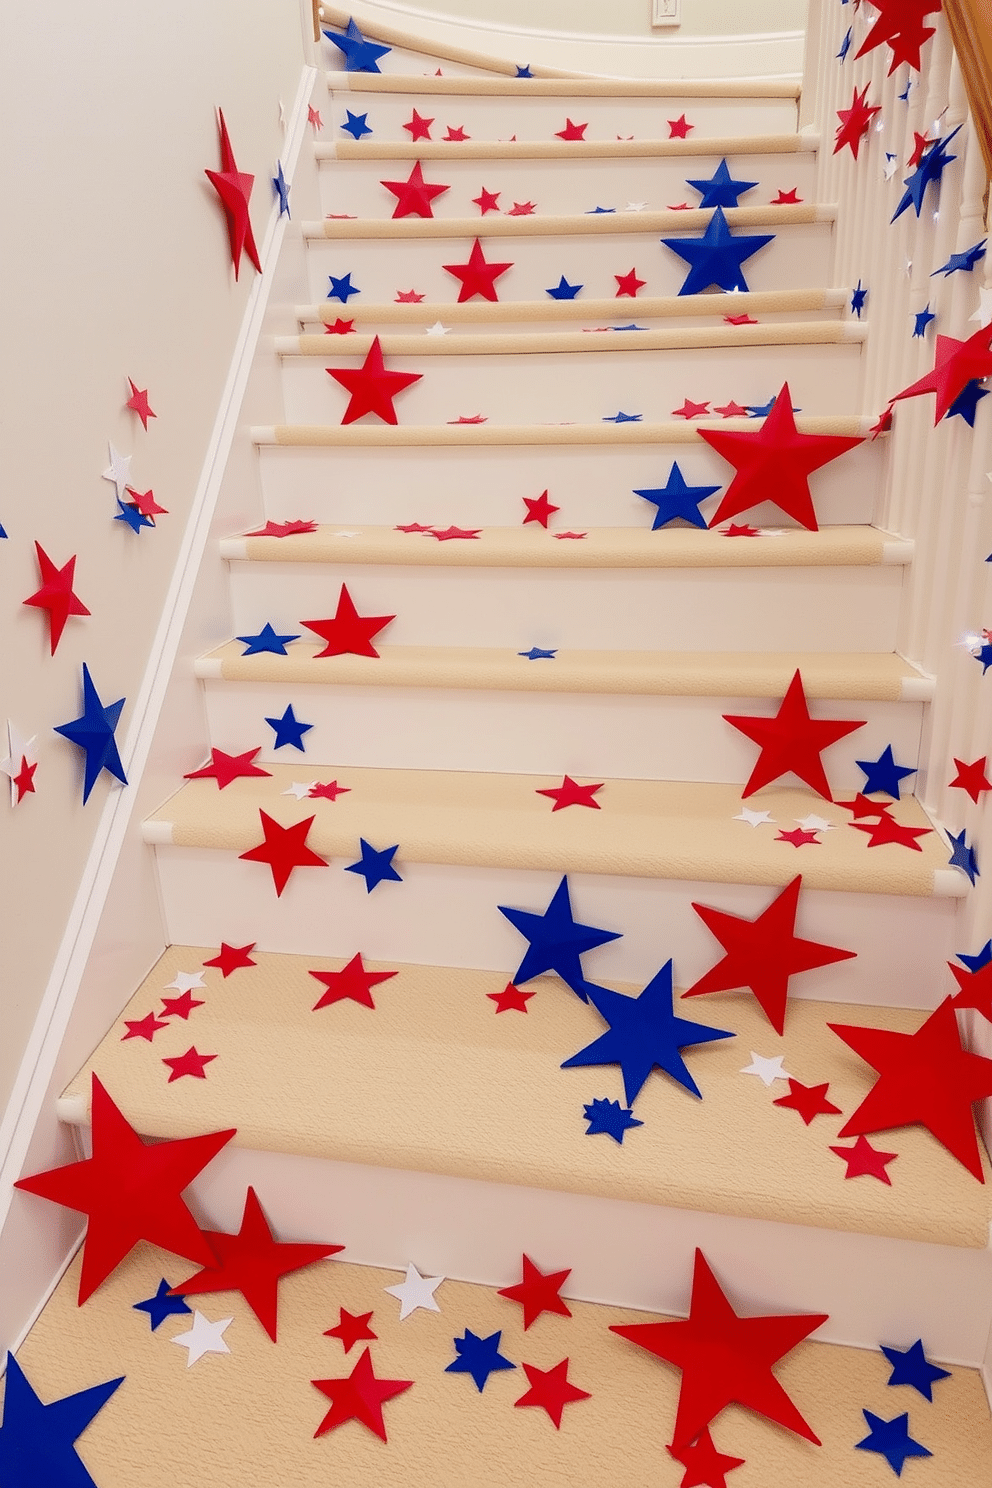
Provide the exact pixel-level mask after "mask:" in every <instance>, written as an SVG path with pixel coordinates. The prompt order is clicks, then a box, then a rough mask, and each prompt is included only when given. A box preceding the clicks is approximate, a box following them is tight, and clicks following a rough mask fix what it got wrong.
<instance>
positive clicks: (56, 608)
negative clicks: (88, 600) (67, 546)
mask: <svg viewBox="0 0 992 1488" xmlns="http://www.w3.org/2000/svg"><path fill="white" fill-rule="evenodd" d="M34 550H35V553H36V554H37V556H38V573H39V577H40V579H41V588H40V589H38V590H37V591H36V592H35V593H34V594H32V595H31V596H30V597H29V598H28V599H25V600H23V601H22V603H23V604H26V605H33V606H34V607H35V609H38V610H47V611H48V632H49V640H50V643H51V647H52V655H53V656H54V655H55V648H56V647H57V646H58V643H59V641H60V640H61V639H62V632H63V630H65V624H66V621H67V620H68V618H69V616H70V615H88V614H89V613H90V612H89V610H88V609H87V608H86V606H85V605H84V604H83V602H82V601H81V600H80V599H77V598H76V596H75V594H73V592H72V579H73V575H74V573H75V571H76V559H75V555H74V556H73V557H72V558H70V559H69V561H68V563H66V564H65V565H64V567H62V568H56V566H55V564H54V563H53V562H52V560H51V558H49V556H48V554H47V553H46V552H45V550H44V548H43V547H42V546H41V543H40V542H36V543H35V545H34Z"/></svg>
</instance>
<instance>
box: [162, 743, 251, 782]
mask: <svg viewBox="0 0 992 1488" xmlns="http://www.w3.org/2000/svg"><path fill="white" fill-rule="evenodd" d="M261 747H262V746H261V744H260V745H259V746H258V749H246V750H245V752H244V754H225V753H224V751H223V749H211V751H210V763H209V765H204V766H203V767H202V769H199V770H190V772H189V774H188V775H184V776H183V779H184V780H216V782H217V789H218V790H224V789H225V788H226V787H227V786H229V785H230V783H231V781H232V780H243V779H246V778H253V777H254V776H256V775H271V774H272V771H271V770H263V769H262V767H261V765H253V764H252V760H253V759H254V758H255V756H256V754H258V752H259V750H260V749H261Z"/></svg>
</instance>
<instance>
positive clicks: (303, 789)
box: [282, 780, 317, 801]
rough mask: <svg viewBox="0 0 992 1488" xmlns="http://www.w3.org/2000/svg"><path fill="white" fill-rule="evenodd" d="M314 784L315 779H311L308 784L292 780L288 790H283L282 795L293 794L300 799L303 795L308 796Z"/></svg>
mask: <svg viewBox="0 0 992 1488" xmlns="http://www.w3.org/2000/svg"><path fill="white" fill-rule="evenodd" d="M316 784H317V782H316V780H311V781H310V783H309V785H304V784H303V782H302V781H300V780H294V781H293V783H292V785H291V786H290V787H289V790H284V791H283V792H282V794H283V795H284V796H295V797H296V799H297V800H298V801H302V800H303V797H304V796H308V795H309V794H310V791H311V790H312V788H313V787H314V786H315V785H316Z"/></svg>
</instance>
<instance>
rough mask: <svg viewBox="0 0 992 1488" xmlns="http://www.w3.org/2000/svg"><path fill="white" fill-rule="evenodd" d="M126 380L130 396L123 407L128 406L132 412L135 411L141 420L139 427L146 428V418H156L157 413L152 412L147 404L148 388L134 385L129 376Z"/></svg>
mask: <svg viewBox="0 0 992 1488" xmlns="http://www.w3.org/2000/svg"><path fill="white" fill-rule="evenodd" d="M127 381H128V386H129V387H130V389H131V396H130V398H128V400H127V402H126V403H125V404H124V407H125V408H130V410H131V412H132V413H136V414H137V415H138V417H139V418H140V420H141V427H142V428H143V429H147V428H148V420H149V419H150V418H158V414H157V413H154V412H153V411H152V409H151V407H150V405H149V402H148V389H147V388H138V387H135V385H134V382H133V381H132V379H131V378H130V377H129V378H128V380H127Z"/></svg>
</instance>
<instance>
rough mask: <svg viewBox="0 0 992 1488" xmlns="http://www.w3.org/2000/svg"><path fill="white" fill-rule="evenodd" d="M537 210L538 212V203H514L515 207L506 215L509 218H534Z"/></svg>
mask: <svg viewBox="0 0 992 1488" xmlns="http://www.w3.org/2000/svg"><path fill="white" fill-rule="evenodd" d="M536 210H537V202H532V201H525V202H516V201H515V202H514V203H513V206H512V207H511V208H510V210H509V211H508V212H507V214H506V215H507V217H533V215H534V213H535V212H536Z"/></svg>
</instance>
